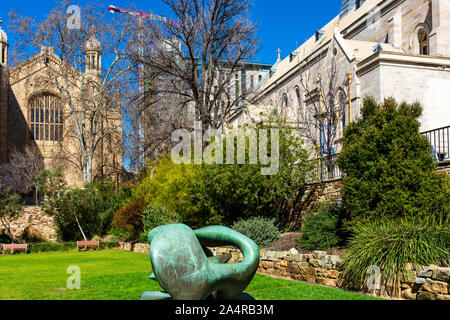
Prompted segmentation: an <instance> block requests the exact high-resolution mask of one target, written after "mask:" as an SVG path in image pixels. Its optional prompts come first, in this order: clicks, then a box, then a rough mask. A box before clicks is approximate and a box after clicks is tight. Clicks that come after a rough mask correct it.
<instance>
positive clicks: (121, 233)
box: [107, 223, 133, 241]
mask: <svg viewBox="0 0 450 320" xmlns="http://www.w3.org/2000/svg"><path fill="white" fill-rule="evenodd" d="M107 237H112V238H115V239H124V240H127V241H128V240H133V239H131V238H132V235H131V234H130V233H128V232H125V230H123V229H122V228H118V227H116V226H115V225H114V223H113V225H112V227H111V229H110V230H109V232H108V235H107Z"/></svg>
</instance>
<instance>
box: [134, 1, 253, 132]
mask: <svg viewBox="0 0 450 320" xmlns="http://www.w3.org/2000/svg"><path fill="white" fill-rule="evenodd" d="M163 2H164V3H165V4H166V5H167V6H168V7H169V8H170V10H171V14H172V15H173V18H174V20H176V21H177V22H173V23H166V24H161V23H160V22H156V21H150V20H145V21H142V23H139V24H137V27H138V31H137V32H135V37H136V39H135V43H136V46H135V47H134V48H133V50H132V53H131V57H132V59H133V61H134V62H135V63H136V64H137V65H143V66H144V67H145V70H144V74H145V77H146V78H147V79H150V80H151V81H152V86H151V87H150V88H149V89H148V94H149V95H150V96H151V97H152V99H153V100H151V101H148V100H147V102H146V107H147V108H154V110H155V109H156V111H154V110H153V111H151V112H150V114H152V115H154V114H157V113H160V114H164V113H165V112H166V110H167V109H169V108H172V109H173V110H174V111H172V112H171V114H172V115H174V116H169V118H170V121H172V122H173V123H172V124H171V126H169V127H168V128H167V129H171V127H173V128H176V127H177V126H179V125H180V124H181V122H182V121H185V119H180V117H176V116H175V115H178V116H179V115H180V114H182V113H185V114H189V117H188V119H193V120H197V121H201V122H202V124H203V128H202V129H203V130H206V129H207V128H208V127H209V126H211V127H213V128H220V127H221V126H222V124H223V122H224V119H226V117H227V115H228V114H229V113H230V111H231V110H232V108H233V107H235V106H237V105H238V104H239V102H240V101H241V98H242V95H239V96H236V95H232V94H231V90H230V89H231V81H232V80H233V79H232V77H233V75H234V74H235V73H236V71H238V70H239V69H240V68H242V63H243V62H245V61H247V60H248V59H250V58H251V57H252V56H253V55H254V53H255V52H256V50H257V46H258V40H257V38H256V28H255V26H254V25H253V23H252V22H251V21H250V20H249V18H248V13H247V10H248V9H249V8H250V6H251V1H250V0H207V1H203V0H201V1H199V0H163ZM174 105H175V106H174ZM155 106H156V107H155ZM166 115H167V113H166ZM191 126H192V124H191ZM163 136H165V135H163Z"/></svg>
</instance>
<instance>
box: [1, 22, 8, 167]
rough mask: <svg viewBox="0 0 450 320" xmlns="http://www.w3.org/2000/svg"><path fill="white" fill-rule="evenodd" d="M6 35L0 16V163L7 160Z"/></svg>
mask: <svg viewBox="0 0 450 320" xmlns="http://www.w3.org/2000/svg"><path fill="white" fill-rule="evenodd" d="M8 88H9V71H8V37H7V36H6V33H5V32H4V31H3V30H2V19H1V18H0V163H4V162H7V161H8V139H7V137H8Z"/></svg>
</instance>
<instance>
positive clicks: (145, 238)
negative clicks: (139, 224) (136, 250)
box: [139, 232, 148, 243]
mask: <svg viewBox="0 0 450 320" xmlns="http://www.w3.org/2000/svg"><path fill="white" fill-rule="evenodd" d="M139 242H140V243H147V242H148V232H141V234H140V235H139Z"/></svg>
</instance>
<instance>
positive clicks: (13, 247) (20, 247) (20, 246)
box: [2, 243, 28, 254]
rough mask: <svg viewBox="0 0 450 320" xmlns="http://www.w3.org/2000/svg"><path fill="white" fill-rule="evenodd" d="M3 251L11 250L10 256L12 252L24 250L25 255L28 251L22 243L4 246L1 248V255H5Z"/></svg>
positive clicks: (26, 246)
mask: <svg viewBox="0 0 450 320" xmlns="http://www.w3.org/2000/svg"><path fill="white" fill-rule="evenodd" d="M5 250H11V254H12V253H13V252H14V250H25V254H26V253H27V250H28V244H22V243H11V244H4V245H3V246H2V253H3V254H5Z"/></svg>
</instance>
